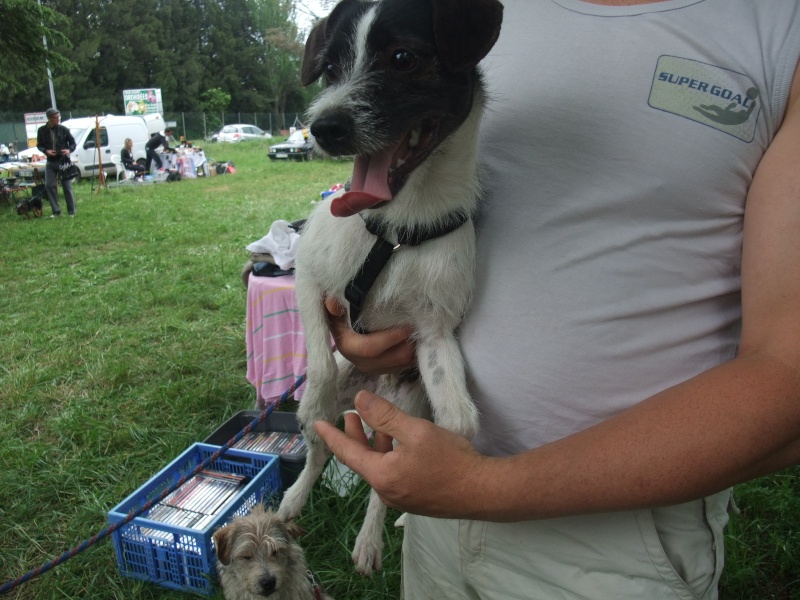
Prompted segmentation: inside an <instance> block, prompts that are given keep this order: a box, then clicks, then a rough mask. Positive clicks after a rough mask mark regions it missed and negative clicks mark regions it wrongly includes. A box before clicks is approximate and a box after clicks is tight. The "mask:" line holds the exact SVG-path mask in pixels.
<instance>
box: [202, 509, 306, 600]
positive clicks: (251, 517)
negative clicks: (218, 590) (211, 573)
mask: <svg viewBox="0 0 800 600" xmlns="http://www.w3.org/2000/svg"><path fill="white" fill-rule="evenodd" d="M301 533H302V532H301V530H300V528H299V527H297V526H296V525H295V524H294V523H293V522H290V523H284V522H282V521H281V520H280V519H279V518H278V516H277V515H276V514H275V513H273V512H272V511H267V510H264V509H263V507H262V506H261V505H256V506H255V507H254V508H253V510H252V512H250V514H248V515H245V516H243V517H238V518H236V519H234V520H233V521H232V522H231V523H230V524H228V525H226V526H224V527H221V528H220V529H217V530H216V531H215V532H214V535H213V539H214V546H215V548H216V551H217V560H218V562H219V565H218V566H219V571H220V579H221V582H222V586H223V589H224V590H225V593H226V597H228V596H230V597H237V598H249V597H266V596H270V595H273V594H275V595H276V596H277V597H283V595H281V593H280V591H281V590H282V589H285V588H287V587H289V586H290V585H292V584H293V583H295V584H296V582H293V581H290V580H292V579H293V578H294V579H296V578H297V576H298V573H299V575H300V576H301V577H302V578H303V582H304V578H305V572H306V567H305V559H304V558H303V551H302V549H301V548H300V546H299V545H298V544H297V543H295V539H296V538H297V537H298V536H299V535H300V534H301ZM301 583H302V582H301Z"/></svg>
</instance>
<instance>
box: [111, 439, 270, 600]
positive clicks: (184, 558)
mask: <svg viewBox="0 0 800 600" xmlns="http://www.w3.org/2000/svg"><path fill="white" fill-rule="evenodd" d="M217 450H219V446H213V445H210V444H199V443H198V444H193V445H192V446H190V447H189V448H188V449H187V450H186V451H185V452H184V453H183V454H181V455H180V456H179V457H178V458H176V459H175V460H173V461H172V462H171V463H170V464H169V465H167V466H166V467H165V468H164V469H162V470H161V471H160V472H159V473H158V474H157V475H156V476H155V477H153V478H152V479H150V481H148V482H147V483H146V484H144V485H143V486H142V487H140V488H139V489H138V490H136V491H135V492H134V493H133V494H131V495H130V496H128V497H127V498H126V499H125V500H123V501H122V502H121V503H119V504H118V505H117V506H115V507H114V508H113V509H112V510H111V511H110V512H109V513H108V522H109V523H112V524H113V523H118V522H120V521H123V520H125V517H127V515H128V513H130V511H131V510H134V509H138V508H140V507H141V506H143V505H144V503H145V502H147V501H148V500H153V499H155V498H158V496H159V495H160V494H161V492H163V491H164V490H165V489H166V488H168V487H169V486H170V485H172V484H174V483H175V482H177V481H178V480H179V479H180V478H181V477H183V476H184V475H187V474H190V473H192V471H194V469H195V467H197V465H199V464H200V463H202V462H203V461H204V460H206V459H207V458H208V457H210V456H211V455H212V454H214V452H216V451H217ZM278 463H279V460H278V457H277V456H274V455H271V454H260V453H256V452H247V451H244V450H228V451H227V452H225V454H224V455H222V456H221V457H220V458H218V459H217V460H216V461H214V462H213V463H211V464H210V465H208V467H207V468H208V469H213V470H216V471H222V472H223V473H231V474H235V475H241V476H244V477H250V478H251V480H250V482H249V483H247V485H245V486H244V487H243V488H242V489H241V490H240V491H239V492H238V493H237V494H236V496H235V497H234V499H233V500H232V501H231V502H230V503H229V504H228V505H227V506H226V508H225V509H224V510H223V511H222V512H220V514H218V515H216V516H215V518H214V519H213V521H212V522H211V523H210V524H209V525H208V526H207V527H205V528H203V529H201V530H200V529H189V528H186V527H180V526H175V525H170V524H167V523H162V522H160V521H155V520H152V519H148V518H147V515H148V514H149V512H150V511H148V512H147V513H145V514H144V515H140V516H138V517H136V518H135V519H133V520H132V521H131V522H130V523H128V524H126V525H124V526H122V527H120V528H119V529H118V530H117V531H115V532H114V533H113V535H112V537H113V540H114V551H115V553H116V555H117V567H118V568H119V572H120V573H121V574H122V575H125V576H126V577H133V578H135V579H143V580H145V581H151V582H153V583H156V584H158V585H161V586H164V587H168V588H172V589H176V590H182V591H187V592H194V593H199V594H205V595H211V594H213V593H214V585H213V584H212V579H213V575H214V572H215V568H216V553H215V551H214V548H213V544H212V538H211V536H212V534H213V533H214V531H216V529H218V528H219V527H220V526H222V525H224V524H225V523H228V522H229V521H231V520H232V519H233V518H235V517H237V516H241V515H245V514H247V513H248V512H249V511H250V509H251V508H252V507H253V506H254V505H256V504H257V503H259V502H261V501H262V500H264V501H269V500H270V499H271V498H272V497H273V496H276V495H277V494H279V493H280V490H281V480H280V473H279V470H278ZM151 510H152V509H151Z"/></svg>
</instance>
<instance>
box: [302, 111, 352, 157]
mask: <svg viewBox="0 0 800 600" xmlns="http://www.w3.org/2000/svg"><path fill="white" fill-rule="evenodd" d="M354 128H355V123H354V122H353V118H352V117H351V116H350V115H348V114H346V113H342V112H334V113H328V114H326V115H323V116H321V117H319V118H318V119H315V120H314V122H313V123H312V124H311V135H313V136H314V139H316V140H317V143H319V144H320V145H321V146H322V147H323V148H325V150H327V151H328V152H334V153H336V152H337V151H341V150H344V149H345V148H346V147H347V146H348V144H349V140H350V137H351V135H352V133H353V129H354Z"/></svg>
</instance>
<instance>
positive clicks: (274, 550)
mask: <svg viewBox="0 0 800 600" xmlns="http://www.w3.org/2000/svg"><path fill="white" fill-rule="evenodd" d="M269 554H270V556H272V557H273V558H275V557H276V556H278V549H277V548H273V549H272V552H270V553H269Z"/></svg>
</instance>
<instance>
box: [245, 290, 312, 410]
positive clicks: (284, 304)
mask: <svg viewBox="0 0 800 600" xmlns="http://www.w3.org/2000/svg"><path fill="white" fill-rule="evenodd" d="M294 286H295V281H294V276H293V275H284V276H282V277H254V276H253V275H252V274H251V275H250V280H249V282H248V285H247V332H246V339H247V381H249V382H250V383H251V384H253V386H254V387H255V388H256V407H257V408H264V407H265V406H267V405H269V404H274V403H275V402H277V400H278V398H280V396H281V394H283V393H284V392H285V391H286V390H287V389H289V387H291V386H292V384H294V382H295V381H296V380H297V378H298V377H300V376H301V375H303V374H305V372H306V357H307V354H306V337H305V334H304V332H303V325H302V323H301V321H300V311H299V310H298V309H297V298H296V297H295V292H294ZM304 388H305V384H303V385H301V386H300V387H299V388H298V389H297V390H295V392H294V397H295V399H296V400H299V399H300V398H301V397H302V395H303V389H304Z"/></svg>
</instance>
